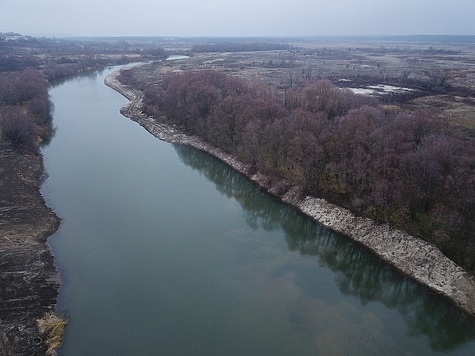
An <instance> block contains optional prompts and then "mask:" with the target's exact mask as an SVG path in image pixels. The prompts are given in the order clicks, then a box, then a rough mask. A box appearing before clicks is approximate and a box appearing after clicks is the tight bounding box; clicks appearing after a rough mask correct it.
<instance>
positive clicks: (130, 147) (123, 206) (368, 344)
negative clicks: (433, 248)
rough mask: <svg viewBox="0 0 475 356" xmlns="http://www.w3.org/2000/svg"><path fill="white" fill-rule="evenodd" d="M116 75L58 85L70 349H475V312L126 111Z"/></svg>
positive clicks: (58, 240) (57, 153)
mask: <svg viewBox="0 0 475 356" xmlns="http://www.w3.org/2000/svg"><path fill="white" fill-rule="evenodd" d="M111 70H112V69H108V70H105V71H103V72H101V73H95V74H92V75H89V76H83V77H80V78H77V79H75V80H71V81H68V82H66V83H64V84H62V85H59V86H57V87H55V88H53V89H52V90H51V96H52V100H53V102H54V105H55V112H54V125H55V127H56V134H55V137H54V138H53V140H52V141H51V143H50V144H49V146H47V147H45V148H44V149H43V154H44V157H45V167H46V171H47V174H48V179H47V180H46V182H45V184H44V186H43V192H44V194H45V196H46V198H47V201H48V204H49V205H50V206H52V207H53V208H54V210H55V211H56V212H57V214H58V215H59V216H60V217H61V218H62V219H63V223H62V225H61V228H60V230H59V231H58V233H57V234H55V235H54V236H53V237H52V238H50V240H49V241H50V245H51V246H52V248H53V250H54V253H55V255H56V263H57V265H58V267H59V269H60V272H61V276H62V286H61V290H60V301H59V306H58V308H59V311H61V312H64V313H65V314H66V316H67V317H68V318H69V320H70V322H69V325H68V328H67V330H66V335H65V339H64V345H63V347H62V349H61V350H60V354H61V355H223V354H234V355H291V354H292V355H315V354H317V355H329V354H351V355H381V354H385V355H404V354H432V353H441V354H460V355H467V354H475V341H474V340H475V323H474V322H473V320H472V319H470V318H468V317H466V316H465V315H464V314H462V313H461V312H459V311H458V310H456V309H455V308H453V307H452V306H451V305H449V304H448V303H446V302H444V301H443V300H441V299H440V298H438V297H435V296H433V295H431V294H429V293H427V292H426V291H425V290H424V288H422V287H420V286H418V285H416V284H414V283H413V282H411V281H410V280H408V279H407V278H405V277H403V276H401V275H399V274H397V273H395V272H394V271H393V270H392V269H391V268H389V267H388V266H387V265H385V264H382V263H380V262H379V261H378V260H377V259H376V258H374V257H373V256H372V255H370V254H369V253H367V252H366V251H365V250H364V249H363V248H361V247H359V246H356V245H355V244H353V243H351V242H350V241H349V240H348V239H346V238H345V237H342V236H339V235H336V234H334V233H332V232H330V231H328V230H326V229H324V228H322V227H320V226H318V225H316V224H314V223H313V222H311V221H310V220H309V219H307V218H305V217H303V216H301V215H300V214H298V213H297V212H296V211H295V210H294V209H292V208H290V207H288V206H286V205H284V204H282V203H280V202H278V201H276V200H275V199H273V198H272V197H270V196H268V195H266V194H265V193H263V192H262V191H261V190H259V189H258V188H257V187H256V186H255V185H253V184H252V183H250V182H249V181H247V179H245V177H243V176H242V175H240V174H238V173H236V172H234V171H232V170H231V169H229V168H228V167H227V166H225V165H224V164H222V163H221V162H219V161H218V160H216V159H214V158H213V157H210V156H209V155H207V154H205V153H203V152H200V151H197V150H195V149H193V148H189V147H186V146H180V145H171V144H168V143H164V142H162V141H159V140H158V139H155V138H154V137H152V136H151V135H150V134H148V133H147V132H146V131H145V130H143V129H142V128H141V127H140V126H138V125H137V124H136V123H133V122H132V121H130V120H128V119H126V118H124V117H122V116H121V115H120V113H119V111H118V109H119V107H120V106H122V105H123V104H125V102H126V99H124V98H123V97H122V96H120V95H119V94H118V93H116V92H114V91H113V90H112V89H110V88H108V87H106V86H104V84H103V80H104V77H105V76H106V75H107V74H108V73H110V71H111Z"/></svg>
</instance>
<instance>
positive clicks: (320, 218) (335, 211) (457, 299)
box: [105, 72, 475, 316]
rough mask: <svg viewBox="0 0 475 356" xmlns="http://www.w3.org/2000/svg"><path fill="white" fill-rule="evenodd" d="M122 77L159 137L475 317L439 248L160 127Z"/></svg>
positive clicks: (126, 111) (471, 299)
mask: <svg viewBox="0 0 475 356" xmlns="http://www.w3.org/2000/svg"><path fill="white" fill-rule="evenodd" d="M117 75H118V72H115V73H113V74H111V75H110V76H108V77H107V78H106V80H105V83H106V85H108V86H109V87H111V88H113V89H115V90H117V91H118V92H120V93H121V94H122V95H124V96H125V97H126V98H127V99H129V100H130V103H129V104H127V105H126V106H124V107H123V108H121V113H122V114H123V115H124V116H126V117H128V118H131V119H132V120H134V121H136V122H138V123H139V124H140V125H141V126H143V127H144V128H145V129H146V130H148V131H149V132H150V133H152V134H153V135H154V136H155V137H157V138H159V139H161V140H164V141H167V142H171V143H179V144H185V145H189V146H192V147H195V148H197V149H200V150H203V151H205V152H208V153H209V154H211V155H213V156H215V157H217V158H219V159H221V160H222V161H224V162H225V163H227V164H228V165H229V166H231V167H232V168H234V169H236V170H237V171H239V172H241V173H243V174H245V175H246V176H248V177H249V179H251V180H252V181H254V182H255V183H257V184H258V185H259V186H260V187H262V188H263V189H265V190H266V191H268V192H269V193H271V194H273V195H274V196H276V197H278V198H280V199H281V200H282V201H283V202H285V203H288V204H290V205H292V206H294V207H296V208H297V209H299V210H300V211H301V212H302V213H304V214H305V215H307V216H309V217H311V218H312V219H313V220H315V221H316V222H318V223H320V224H322V225H324V226H326V227H328V228H330V229H332V230H334V231H337V232H340V233H342V234H344V235H346V236H348V237H350V238H351V239H352V240H354V241H356V242H358V243H360V244H362V245H364V246H366V247H367V248H369V249H370V250H371V251H373V252H374V253H375V254H376V255H377V256H379V257H380V258H381V259H382V260H383V261H385V262H387V263H389V264H390V265H392V266H393V267H394V268H396V269H397V270H399V271H400V272H401V273H403V274H404V275H407V276H408V277H410V278H411V279H413V280H415V281H416V282H418V283H420V284H422V285H424V286H426V287H427V288H428V289H429V290H430V291H431V292H433V293H436V294H439V295H441V296H443V297H445V298H447V299H449V300H450V301H452V302H453V303H454V304H455V305H456V306H458V307H459V308H460V309H462V310H463V311H465V312H466V313H467V314H469V315H472V316H475V279H474V277H473V276H472V275H470V274H469V273H468V272H466V271H465V270H464V269H462V268H461V267H460V266H458V265H456V264H455V263H454V262H453V261H451V260H450V259H448V258H447V257H446V256H445V255H443V254H442V253H441V252H440V250H438V249H437V248H436V247H435V246H433V245H431V244H429V243H427V242H425V241H424V240H421V239H419V238H417V237H414V236H410V235H408V234H407V233H405V232H403V231H400V230H396V229H393V228H391V227H390V226H389V225H387V224H382V225H380V224H376V223H375V222H374V221H372V220H370V219H365V218H361V217H356V216H354V215H353V214H352V213H351V212H350V211H348V210H346V209H342V208H340V207H337V206H335V205H333V204H329V203H328V202H326V201H325V200H323V199H318V198H314V197H310V196H303V195H302V192H301V189H300V188H299V187H296V186H293V187H292V186H288V185H286V184H285V182H280V183H277V184H274V183H272V182H271V181H270V180H269V179H268V178H267V177H265V176H263V175H261V174H259V173H257V174H254V173H251V170H250V167H249V166H248V165H246V164H243V163H242V162H239V161H237V160H236V159H235V158H234V157H232V156H230V155H228V154H225V153H224V152H222V151H221V150H219V149H217V148H215V147H212V146H210V145H208V144H207V143H205V142H203V141H202V140H200V139H199V138H197V137H191V136H187V135H184V134H182V133H180V132H179V131H178V130H176V129H174V128H173V127H170V126H168V125H164V124H161V123H158V122H156V121H155V120H154V119H153V118H151V117H148V116H146V115H144V114H143V113H142V111H141V105H142V102H141V101H142V98H143V94H142V93H141V92H140V91H138V90H135V89H133V88H129V87H126V86H123V85H121V83H120V82H119V81H118V79H117Z"/></svg>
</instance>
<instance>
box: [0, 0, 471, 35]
mask: <svg viewBox="0 0 475 356" xmlns="http://www.w3.org/2000/svg"><path fill="white" fill-rule="evenodd" d="M473 14H475V0H450V1H449V0H417V1H414V0H358V1H355V0H292V1H282V0H274V1H271V0H231V1H222V0H201V1H196V0H174V1H163V0H162V1H156V0H135V1H132V2H117V1H112V0H71V1H65V0H41V1H40V0H0V32H18V33H21V34H25V35H33V36H183V37H198V36H223V37H242V36H256V37H258V36H273V37H279V36H333V35H334V36H339V35H342V36H345V35H474V34H475V21H474V20H473Z"/></svg>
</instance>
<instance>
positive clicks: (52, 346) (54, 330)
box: [36, 313, 68, 356]
mask: <svg viewBox="0 0 475 356" xmlns="http://www.w3.org/2000/svg"><path fill="white" fill-rule="evenodd" d="M36 323H37V325H38V330H39V332H40V334H41V335H42V336H43V337H44V338H46V341H45V342H46V345H47V346H48V350H47V351H46V355H48V356H54V355H56V350H57V349H58V348H59V347H60V346H61V344H62V341H63V335H64V329H65V327H66V325H67V323H68V322H67V320H66V319H65V318H64V317H62V316H59V315H57V314H55V313H48V314H46V315H45V316H44V317H43V318H41V319H37V320H36Z"/></svg>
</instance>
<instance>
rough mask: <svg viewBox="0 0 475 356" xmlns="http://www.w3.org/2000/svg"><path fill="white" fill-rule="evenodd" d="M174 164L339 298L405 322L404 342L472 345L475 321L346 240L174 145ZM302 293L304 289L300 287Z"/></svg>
mask: <svg viewBox="0 0 475 356" xmlns="http://www.w3.org/2000/svg"><path fill="white" fill-rule="evenodd" d="M174 147H175V150H176V152H177V153H178V156H179V157H180V159H181V160H182V161H183V162H184V163H185V164H186V165H188V166H190V167H191V168H193V169H195V170H197V171H199V172H200V173H201V174H202V175H204V176H205V177H206V178H208V179H209V180H210V181H211V182H213V183H214V184H215V186H216V189H217V190H218V191H219V192H221V193H222V194H224V195H226V196H227V197H229V198H233V199H235V200H236V201H237V202H239V204H240V205H241V206H242V208H243V210H244V214H245V219H246V222H247V224H248V225H249V226H250V227H251V228H253V229H257V228H258V227H260V228H263V229H265V230H268V231H272V230H275V229H282V230H283V231H284V232H285V238H286V242H287V244H288V247H289V249H290V250H293V251H298V252H299V253H300V254H302V255H309V256H315V257H316V258H317V263H318V264H319V265H320V266H323V267H327V268H329V269H330V270H332V271H333V272H334V273H335V278H336V282H337V284H338V287H339V289H340V291H341V293H342V294H345V295H350V296H354V297H357V298H359V300H360V301H361V303H362V304H363V305H364V304H367V303H370V302H380V303H383V304H384V305H385V306H386V307H388V308H390V309H395V310H397V311H398V312H399V314H400V315H401V316H402V317H403V319H404V320H405V323H406V325H407V332H408V334H409V335H410V336H417V335H421V334H422V335H425V336H426V337H427V338H428V340H429V344H430V346H431V348H432V349H433V350H436V351H450V350H454V349H456V348H457V347H459V346H461V345H462V344H463V343H465V342H467V341H471V340H474V339H475V320H474V319H473V318H471V317H469V316H467V315H466V314H464V313H462V312H461V311H460V310H459V309H457V308H456V307H454V306H453V305H452V304H451V303H449V302H448V301H446V300H444V299H443V298H441V297H439V296H436V295H433V294H431V293H430V292H429V291H428V290H427V289H426V288H425V287H423V286H421V285H419V284H417V283H415V282H413V281H412V280H410V279H409V278H407V277H405V276H403V275H401V274H400V273H398V272H397V271H395V270H394V269H393V268H392V267H391V266H389V265H387V264H386V263H383V262H381V261H380V260H379V259H378V258H377V257H376V256H375V255H373V254H372V253H370V252H369V251H368V250H367V249H365V248H364V247H362V246H360V245H358V244H356V243H354V242H352V241H351V240H350V239H348V238H346V237H345V236H342V235H340V234H337V233H335V232H333V231H330V230H329V229H326V228H324V227H322V226H321V225H318V224H316V223H314V222H313V221H312V220H311V219H309V218H307V217H305V216H303V215H302V214H300V213H299V212H298V211H297V210H296V209H294V208H292V207H289V206H286V205H284V204H278V203H272V201H273V200H274V201H275V199H274V198H273V197H271V196H270V195H268V194H267V193H265V192H264V191H262V190H260V189H259V188H257V187H256V185H254V184H252V183H251V182H250V181H249V180H248V179H247V178H245V177H244V176H243V175H242V174H239V173H237V172H236V171H234V170H232V169H230V168H229V167H227V166H226V165H225V164H224V163H222V162H221V161H219V160H218V159H216V158H214V157H212V156H210V155H208V154H206V153H204V152H201V151H199V150H196V149H194V148H191V147H188V146H183V145H174ZM302 287H303V288H305V286H302Z"/></svg>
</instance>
